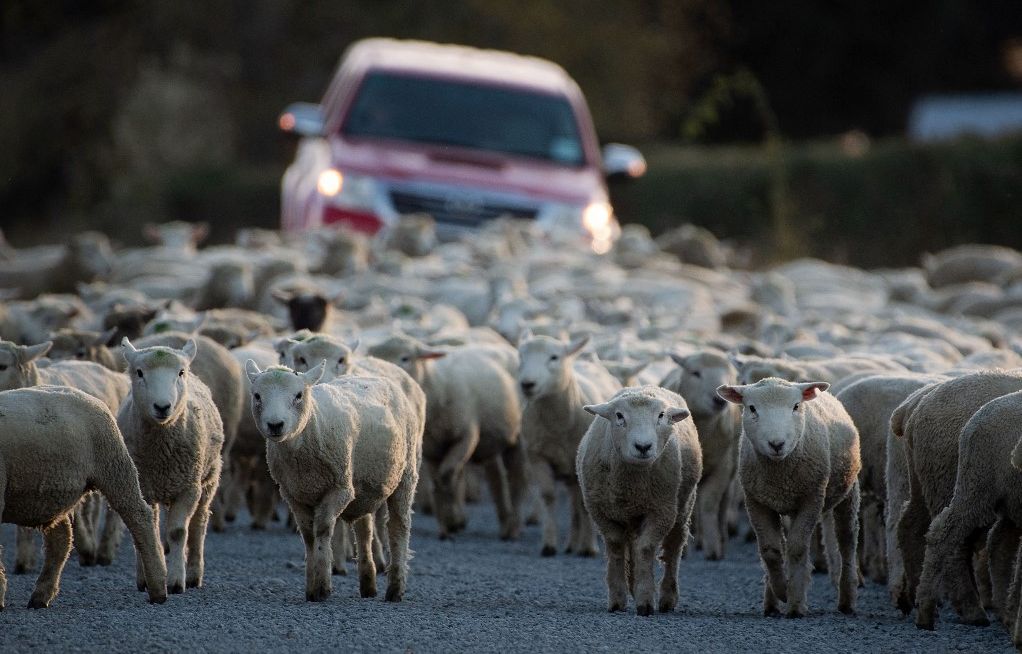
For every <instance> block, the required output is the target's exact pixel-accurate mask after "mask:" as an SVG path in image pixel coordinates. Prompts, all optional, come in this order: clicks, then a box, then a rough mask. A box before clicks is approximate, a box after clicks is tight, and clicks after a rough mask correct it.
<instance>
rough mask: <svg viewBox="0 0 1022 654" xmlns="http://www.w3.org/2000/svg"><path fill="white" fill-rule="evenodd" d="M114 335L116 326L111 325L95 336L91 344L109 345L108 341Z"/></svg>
mask: <svg viewBox="0 0 1022 654" xmlns="http://www.w3.org/2000/svg"><path fill="white" fill-rule="evenodd" d="M116 335H117V328H116V327H111V328H110V329H108V330H106V331H105V332H103V333H102V334H100V335H99V336H97V337H96V340H95V342H94V343H93V345H106V346H109V345H110V341H112V340H113V338H114V336H116Z"/></svg>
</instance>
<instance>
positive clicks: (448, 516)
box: [369, 335, 526, 540]
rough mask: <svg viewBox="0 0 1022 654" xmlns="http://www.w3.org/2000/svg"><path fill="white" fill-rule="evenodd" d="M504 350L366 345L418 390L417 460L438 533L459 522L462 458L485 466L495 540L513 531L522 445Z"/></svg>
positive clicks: (400, 338) (395, 341)
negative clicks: (421, 425) (422, 415)
mask: <svg viewBox="0 0 1022 654" xmlns="http://www.w3.org/2000/svg"><path fill="white" fill-rule="evenodd" d="M504 350H507V351H506V352H505V351H502V350H501V349H499V348H495V347H493V346H466V347H460V348H454V349H451V350H450V351H440V350H433V349H430V348H428V347H427V346H426V345H424V344H423V343H421V342H419V341H416V340H415V339H413V338H411V337H408V336H404V335H397V336H392V337H390V338H389V339H387V340H386V341H384V342H382V343H379V344H377V345H375V346H373V347H371V348H370V349H369V353H370V355H372V356H374V357H378V358H380V359H383V360H384V361H389V362H391V363H394V364H396V365H397V366H398V367H400V368H401V369H403V370H404V371H405V372H407V373H408V374H409V375H410V376H411V377H412V379H414V380H415V381H417V382H418V383H419V385H420V386H421V387H422V390H423V392H425V394H426V431H425V434H424V436H423V445H422V457H423V460H424V461H425V462H426V465H427V467H428V469H429V471H430V477H431V478H432V482H433V495H434V497H433V507H434V511H435V513H436V517H437V523H438V528H439V536H440V538H447V537H448V536H449V535H450V533H451V532H453V531H459V530H461V529H463V528H464V526H465V517H464V513H463V506H462V504H463V498H462V497H461V492H460V489H459V487H460V486H461V483H462V480H463V476H464V473H465V464H467V463H469V462H470V461H471V462H474V463H481V464H482V465H483V466H484V468H485V469H486V476H487V479H488V481H489V484H490V492H491V495H492V496H493V500H494V503H495V505H496V508H497V516H498V519H499V521H500V537H501V538H502V539H504V540H510V539H515V538H517V537H518V535H519V532H520V530H521V515H520V509H521V502H522V498H523V496H524V494H525V490H526V469H525V465H526V461H525V451H524V450H525V448H524V443H523V442H522V438H521V436H520V430H519V426H520V422H521V408H520V405H519V399H518V394H517V393H516V391H515V383H514V378H513V377H512V376H511V374H510V373H509V372H508V371H507V368H506V362H505V361H504V359H503V357H504V356H506V355H507V354H508V353H510V354H512V355H513V353H514V351H513V350H510V348H508V347H506V346H505V348H504ZM502 466H503V468H504V470H502V469H501V468H502ZM503 472H506V473H507V474H506V477H507V478H506V479H505V475H504V474H502V473H503Z"/></svg>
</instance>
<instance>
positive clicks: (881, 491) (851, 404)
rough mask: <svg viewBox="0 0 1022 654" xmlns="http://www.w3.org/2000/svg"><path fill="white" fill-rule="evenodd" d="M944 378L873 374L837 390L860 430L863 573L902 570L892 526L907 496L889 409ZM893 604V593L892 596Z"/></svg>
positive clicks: (877, 577) (883, 576) (885, 574)
mask: <svg viewBox="0 0 1022 654" xmlns="http://www.w3.org/2000/svg"><path fill="white" fill-rule="evenodd" d="M942 379H943V378H941V377H937V376H932V375H919V374H908V375H906V374H894V373H883V374H879V375H878V374H873V375H871V376H867V377H865V378H862V379H860V380H858V381H857V382H856V383H854V384H851V385H849V386H847V387H846V388H845V389H844V390H842V391H841V392H839V393H837V394H836V397H837V399H838V401H840V402H841V404H842V405H843V406H844V407H845V411H847V412H848V415H850V416H851V417H852V421H853V422H854V423H855V427H856V428H857V429H858V430H859V448H860V451H861V453H862V471H861V473H860V475H859V490H860V494H861V497H862V502H861V521H862V531H863V543H862V546H863V549H864V550H865V551H864V552H862V553H861V557H860V559H861V560H862V562H863V572H864V573H865V574H867V575H869V577H870V578H871V579H873V580H874V581H876V582H877V583H886V582H887V580H888V579H890V580H892V581H893V582H894V583H893V584H892V588H893V586H894V585H898V584H900V580H901V577H902V574H903V568H902V563H901V553H900V551H899V550H898V548H897V546H896V544H895V541H894V538H895V525H896V524H897V516H898V514H899V512H900V509H901V505H902V503H903V502H904V500H905V499H907V496H908V477H907V475H906V471H905V455H904V452H903V450H902V446H901V441H900V440H897V439H893V438H891V414H893V413H894V410H895V409H896V408H897V407H898V405H899V404H901V403H902V402H903V401H904V400H905V398H906V397H908V396H909V395H910V394H911V393H912V392H914V391H915V390H917V389H919V388H922V387H923V386H926V385H927V384H930V383H933V382H935V381H941V380H942ZM892 598H893V599H894V601H895V603H897V599H898V596H897V595H892Z"/></svg>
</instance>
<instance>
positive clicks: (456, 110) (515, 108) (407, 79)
mask: <svg viewBox="0 0 1022 654" xmlns="http://www.w3.org/2000/svg"><path fill="white" fill-rule="evenodd" d="M341 133H342V134H343V135H345V136H354V137H371V138H385V139H398V140H402V141H414V142H418V143H434V144H438V145H452V146H458V147H463V148H472V149H476V150H486V151H491V152H501V153H506V154H510V155H516V156H522V157H530V158H535V159H543V160H546V161H552V162H556V163H559V164H565V165H570V166H581V165H583V164H584V163H585V156H584V154H583V152H582V144H581V140H580V139H579V132H578V125H577V124H576V122H575V115H574V112H573V111H572V108H571V104H570V103H569V102H568V100H567V98H565V97H561V96H557V95H549V94H545V93H536V92H531V91H526V90H522V89H517V88H511V87H505V86H495V85H486V84H480V83H473V82H465V81H453V80H447V79H437V78H430V77H422V76H414V75H401V74H395V73H371V74H369V75H367V76H366V78H365V80H364V82H363V83H362V86H361V88H360V89H359V91H358V96H357V97H356V98H355V101H354V103H353V104H352V107H351V110H350V111H349V113H348V116H347V119H346V120H345V121H344V125H343V126H342V127H341Z"/></svg>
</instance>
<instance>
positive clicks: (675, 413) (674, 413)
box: [664, 407, 692, 424]
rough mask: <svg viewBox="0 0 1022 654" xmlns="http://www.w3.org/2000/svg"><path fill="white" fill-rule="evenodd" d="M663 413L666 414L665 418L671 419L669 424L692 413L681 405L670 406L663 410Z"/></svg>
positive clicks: (679, 420)
mask: <svg viewBox="0 0 1022 654" xmlns="http://www.w3.org/2000/svg"><path fill="white" fill-rule="evenodd" d="M664 413H665V414H666V415H667V418H668V419H669V420H670V421H671V424H674V423H676V422H681V421H682V420H684V419H685V418H687V417H689V416H690V415H692V413H691V412H690V411H689V410H688V409H685V408H682V407H671V408H670V409H667V410H665V411H664Z"/></svg>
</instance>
